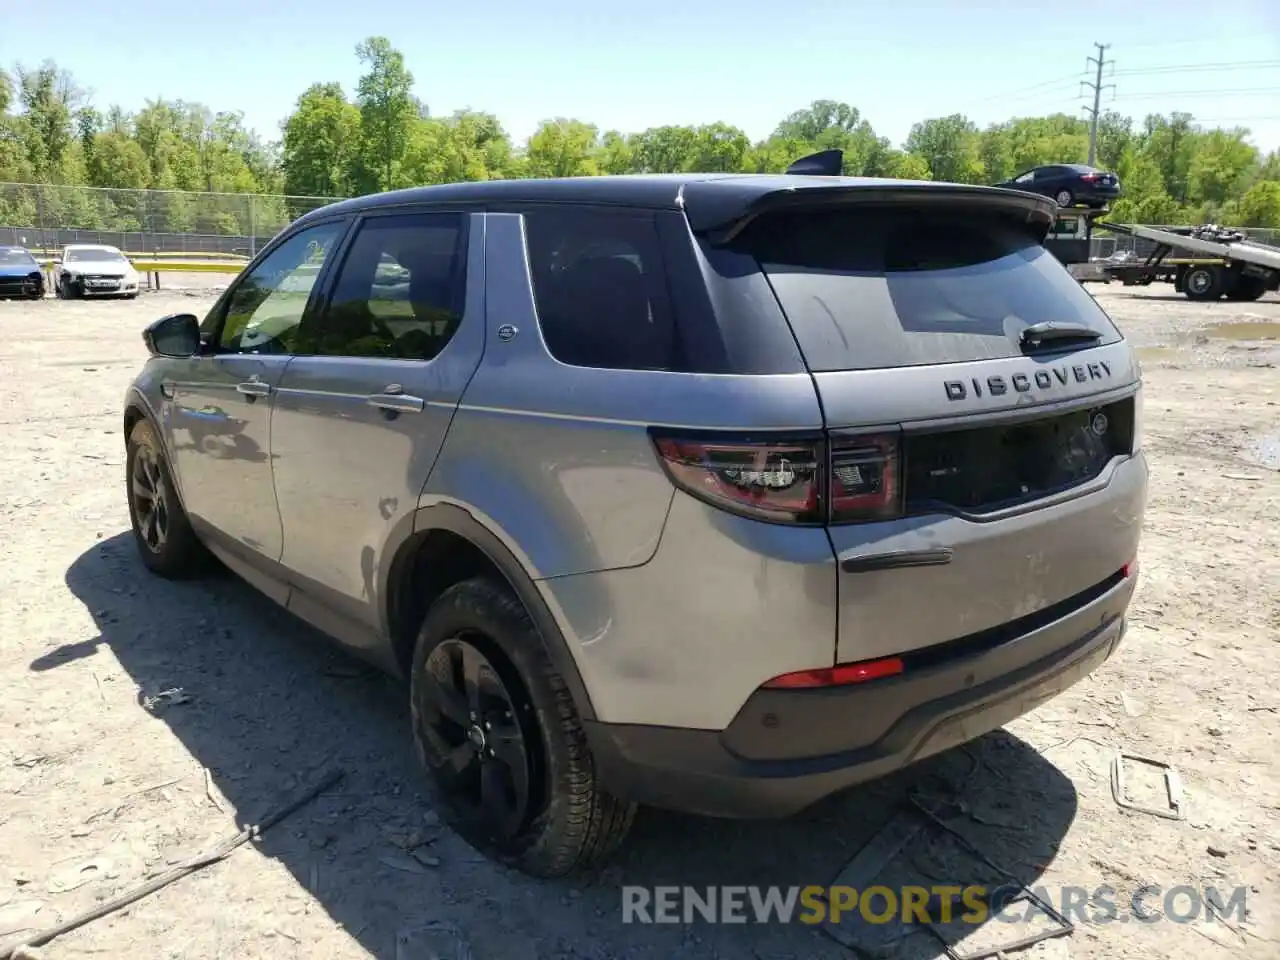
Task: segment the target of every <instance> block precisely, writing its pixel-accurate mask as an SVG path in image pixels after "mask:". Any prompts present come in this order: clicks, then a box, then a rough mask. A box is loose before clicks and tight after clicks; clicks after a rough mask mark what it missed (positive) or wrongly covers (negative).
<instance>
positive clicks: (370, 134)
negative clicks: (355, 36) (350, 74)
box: [356, 37, 423, 190]
mask: <svg viewBox="0 0 1280 960" xmlns="http://www.w3.org/2000/svg"><path fill="white" fill-rule="evenodd" d="M356 56H357V57H358V58H359V60H360V62H361V63H362V64H364V66H365V68H366V72H365V73H364V75H363V76H361V77H360V81H359V83H358V84H357V85H356V103H357V105H358V106H359V108H360V126H361V132H362V134H363V141H364V166H365V170H366V171H367V173H369V174H372V176H373V185H374V186H376V187H377V188H378V189H382V190H388V189H390V188H391V187H392V186H393V185H395V183H396V169H397V166H398V165H399V163H400V161H401V160H402V159H403V158H404V154H405V151H406V150H408V148H409V137H410V134H411V131H412V129H413V125H414V122H415V121H416V120H418V119H420V117H421V114H422V112H423V108H422V107H421V105H420V104H419V103H418V102H417V101H416V100H415V99H414V97H413V74H412V73H410V72H409V69H408V68H407V67H406V66H405V63H404V55H403V54H402V53H400V51H399V50H396V49H395V48H394V47H392V46H391V42H390V41H389V40H387V38H386V37H370V38H369V39H367V40H365V41H363V42H362V43H360V44H358V45H357V46H356Z"/></svg>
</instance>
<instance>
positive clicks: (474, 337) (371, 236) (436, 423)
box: [271, 211, 484, 646]
mask: <svg viewBox="0 0 1280 960" xmlns="http://www.w3.org/2000/svg"><path fill="white" fill-rule="evenodd" d="M469 289H470V290H471V291H473V293H474V295H473V296H470V297H469V296H468V290H469ZM322 299H323V306H322V308H321V309H319V310H317V311H316V312H315V313H314V314H313V315H308V317H307V318H306V320H305V321H304V322H303V324H302V327H301V328H300V330H299V333H298V337H297V343H296V347H295V354H296V355H295V357H294V359H293V360H292V362H291V363H290V364H289V366H288V368H287V369H286V370H285V372H284V375H283V377H282V379H281V381H280V386H279V389H278V390H277V391H276V399H275V409H274V413H273V415H272V422H271V452H272V461H273V464H274V472H275V490H276V496H277V499H278V500H279V504H280V518H281V523H282V527H283V531H284V551H283V557H282V563H283V564H284V566H285V567H286V568H287V570H288V573H289V575H290V577H291V579H292V580H293V582H294V585H295V590H294V592H293V594H292V596H291V597H290V600H289V606H290V609H293V610H295V612H297V613H298V614H299V615H301V616H303V617H305V618H307V619H311V620H313V621H315V620H319V621H320V622H322V623H323V624H324V625H325V626H326V628H327V629H329V632H330V633H331V634H333V635H334V636H336V637H338V638H339V639H343V640H347V641H349V642H351V643H353V644H355V645H357V646H359V645H363V644H365V643H368V642H372V641H373V638H374V634H375V633H376V630H375V629H374V628H375V627H376V626H377V622H378V616H377V611H378V610H379V609H380V600H379V595H378V594H379V588H378V583H379V582H380V578H379V572H380V571H381V570H382V565H383V564H384V563H385V562H387V560H388V559H389V558H386V557H384V556H383V546H384V544H386V543H387V540H388V537H389V536H390V535H391V532H392V531H393V529H394V528H395V527H396V526H397V525H398V524H400V523H402V522H403V521H405V520H406V518H407V517H408V516H409V515H411V513H412V512H413V510H414V509H415V508H416V507H417V505H418V497H419V495H420V494H421V492H422V488H423V486H424V485H425V484H426V482H427V476H428V474H429V473H430V472H431V468H432V466H433V464H434V463H435V460H436V456H437V454H438V453H439V451H440V446H441V443H442V442H443V440H444V435H445V431H446V430H447V429H448V427H449V422H450V420H451V419H452V417H453V413H454V410H455V408H456V407H457V404H458V401H459V399H460V398H461V396H462V392H463V390H464V389H465V388H466V385H467V382H468V381H469V380H470V379H471V375H472V373H474V371H475V369H476V366H477V364H478V363H479V362H480V355H481V352H482V350H483V343H484V339H483V338H484V312H483V219H482V218H481V217H480V216H478V215H477V216H473V215H471V214H467V213H454V212H434V211H432V212H404V211H397V212H391V213H378V214H376V215H367V216H365V217H363V218H362V219H361V220H359V221H358V222H357V223H356V225H355V227H354V228H353V231H352V236H351V239H350V241H349V242H348V243H347V244H346V246H345V248H344V250H343V251H341V252H340V253H339V255H338V260H337V262H336V263H335V269H334V276H333V282H332V284H331V285H329V290H328V291H327V292H326V294H325V295H324V297H323V298H322Z"/></svg>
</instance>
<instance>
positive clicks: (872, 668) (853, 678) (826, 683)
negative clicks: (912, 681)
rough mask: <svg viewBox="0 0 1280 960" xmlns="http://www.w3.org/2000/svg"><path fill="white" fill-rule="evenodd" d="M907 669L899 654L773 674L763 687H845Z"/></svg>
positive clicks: (781, 688)
mask: <svg viewBox="0 0 1280 960" xmlns="http://www.w3.org/2000/svg"><path fill="white" fill-rule="evenodd" d="M904 669H905V667H904V666H903V663H902V659H901V658H900V657H885V658H884V659H883V660H866V661H863V662H862V663H845V664H841V665H840V666H837V667H824V668H822V669H820V670H797V671H796V672H795V673H784V674H783V675H782V676H780V677H774V678H773V679H772V680H770V681H769V682H768V683H766V684H764V687H765V688H766V689H768V690H816V689H819V688H822V687H845V686H848V685H849V684H851V683H865V682H866V681H868V680H878V679H880V678H881V677H896V676H897V675H898V674H900V673H902V671H903V670H904Z"/></svg>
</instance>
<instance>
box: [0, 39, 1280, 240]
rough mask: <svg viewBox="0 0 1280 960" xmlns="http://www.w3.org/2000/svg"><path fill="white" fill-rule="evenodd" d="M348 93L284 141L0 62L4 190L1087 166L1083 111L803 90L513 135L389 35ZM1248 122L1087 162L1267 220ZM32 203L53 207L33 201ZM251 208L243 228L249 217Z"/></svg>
mask: <svg viewBox="0 0 1280 960" xmlns="http://www.w3.org/2000/svg"><path fill="white" fill-rule="evenodd" d="M355 54H356V56H357V57H358V59H359V61H360V63H361V65H362V67H363V71H364V72H363V74H362V75H361V76H360V79H359V81H358V83H357V85H356V88H355V90H354V91H353V95H351V96H349V95H348V93H347V92H346V91H345V90H343V88H342V86H341V84H339V83H335V82H325V83H315V84H313V85H312V86H310V87H308V88H307V89H306V90H305V91H303V92H302V94H301V95H300V96H299V97H298V99H297V102H296V105H295V108H294V110H293V112H292V113H291V114H290V115H289V116H288V117H287V118H286V119H285V120H284V121H283V122H282V123H281V131H280V133H281V136H280V139H279V140H278V141H267V140H265V139H263V138H262V137H260V136H259V135H258V134H257V133H256V132H255V131H253V130H250V129H248V128H246V126H245V124H244V116H243V114H242V113H240V112H238V111H224V112H214V111H212V110H210V109H209V108H207V107H205V106H203V105H201V104H198V103H190V102H186V101H182V100H163V99H161V100H154V101H148V102H147V103H146V104H145V105H144V106H143V107H142V108H141V109H140V110H137V111H136V112H129V111H126V110H125V109H123V108H121V107H118V106H112V107H110V108H109V109H106V110H105V111H103V110H99V109H98V108H96V107H95V106H94V105H93V104H92V103H91V100H90V98H89V97H88V96H87V95H86V94H85V92H84V90H83V88H81V87H80V86H79V85H78V84H77V82H76V80H75V78H74V77H73V76H72V74H71V73H69V72H68V71H66V70H64V69H62V68H60V67H59V66H58V65H57V64H56V63H53V62H45V63H44V64H41V65H40V66H38V67H34V68H27V67H23V66H18V67H17V68H15V69H14V70H13V71H12V73H6V72H4V71H0V184H4V183H8V184H15V183H20V184H50V185H62V186H66V187H75V186H93V187H111V188H124V189H131V190H139V189H153V190H173V191H192V192H195V193H204V194H212V193H218V194H273V195H278V194H288V195H296V196H300V197H313V198H327V197H345V196H353V195H358V194H364V193H370V192H375V191H379V190H387V189H394V188H398V187H406V186H413V185H421V184H432V183H447V182H455V181H461V180H487V179H501V178H513V177H573V176H587V175H594V174H624V173H674V172H681V171H707V172H717V171H724V172H756V173H766V172H779V171H782V170H784V169H785V168H786V167H787V165H788V164H790V163H791V162H792V161H794V160H795V159H797V158H799V157H801V156H804V155H805V154H808V153H813V152H815V151H817V150H823V149H829V148H833V147H838V148H840V149H841V150H843V151H844V173H845V174H848V175H853V176H857V175H863V176H884V177H904V178H910V179H933V180H949V181H956V182H961V183H994V182H997V181H1001V180H1005V179H1008V178H1010V177H1012V176H1014V175H1016V174H1017V173H1019V172H1021V171H1023V170H1025V169H1027V168H1029V167H1033V166H1036V165H1039V164H1045V163H1067V162H1083V161H1084V160H1085V158H1086V157H1087V154H1088V145H1089V129H1088V124H1087V123H1086V122H1085V121H1084V120H1082V119H1081V118H1079V117H1074V116H1070V115H1067V114H1061V113H1058V114H1052V115H1049V116H1038V117H1017V118H1013V119H1010V120H1007V121H1005V122H1003V123H994V124H990V125H988V126H986V127H979V126H978V125H977V124H975V123H974V122H973V121H971V120H969V119H968V118H967V117H965V116H964V115H962V114H953V115H951V116H946V117H936V118H931V119H927V120H922V121H920V122H919V123H916V124H915V125H914V126H913V127H912V128H911V131H910V133H909V134H908V136H907V138H906V140H905V142H903V143H902V144H900V145H894V144H893V143H891V142H890V141H889V139H888V138H887V137H883V136H881V135H879V134H877V133H876V131H875V129H874V128H873V127H872V125H871V124H870V123H869V122H868V121H867V120H866V119H865V118H864V117H863V116H862V114H861V113H860V112H859V110H858V109H857V108H856V107H855V106H853V105H851V104H849V103H844V102H840V101H835V100H817V101H814V102H813V103H811V104H809V105H808V106H806V107H804V108H802V109H798V110H796V111H795V112H794V113H791V114H790V115H788V116H787V117H785V118H783V119H782V120H781V122H779V124H778V125H777V127H776V128H775V129H774V130H773V132H772V133H771V134H770V135H769V136H768V137H766V138H764V139H763V140H759V141H752V140H751V138H750V137H748V136H747V134H746V133H745V132H743V131H742V130H741V129H739V128H738V127H735V126H733V125H731V124H727V123H721V122H716V123H708V124H703V125H700V126H678V125H672V126H662V127H654V128H651V129H648V130H644V131H641V132H638V133H625V132H622V131H618V130H603V131H602V130H601V129H600V128H599V127H597V126H596V125H594V124H592V123H589V122H587V121H585V120H581V119H573V118H563V117H561V118H555V119H550V120H547V121H545V122H543V123H542V124H541V125H539V127H538V128H537V130H536V131H535V132H534V133H533V135H532V136H530V137H529V138H528V140H527V141H526V142H524V143H522V144H516V143H514V142H513V141H512V138H511V137H510V136H509V135H508V134H507V132H506V131H505V130H504V129H503V127H502V124H501V123H500V122H499V120H498V118H497V117H496V116H494V115H493V114H491V113H485V112H483V111H478V110H472V109H466V110H458V111H455V112H454V113H452V114H450V115H449V116H435V115H433V114H432V113H431V112H430V110H429V109H428V107H427V104H426V103H424V102H423V101H422V100H420V99H419V98H418V97H417V95H416V94H415V91H414V78H413V74H412V73H411V72H410V70H409V68H408V66H407V64H406V62H405V59H404V56H403V55H402V54H401V53H400V52H399V51H398V50H396V49H395V48H394V47H393V46H392V45H391V44H390V42H389V41H388V40H387V39H386V38H384V37H370V38H369V39H367V40H365V41H363V42H362V43H360V44H358V45H357V46H356V49H355ZM1248 138H1249V131H1248V129H1246V128H1243V127H1233V128H1230V129H1216V128H1214V129H1210V128H1204V127H1201V126H1198V125H1196V124H1195V123H1193V121H1192V118H1191V117H1190V116H1189V115H1187V114H1183V113H1171V114H1168V115H1162V114H1151V115H1148V116H1145V117H1143V118H1141V119H1140V120H1135V118H1132V117H1128V116H1123V115H1121V114H1119V113H1116V112H1108V113H1105V114H1103V115H1102V116H1101V117H1100V118H1099V129H1098V142H1097V163H1098V164H1099V165H1100V166H1103V167H1106V168H1108V169H1111V170H1114V171H1115V172H1116V173H1117V174H1118V175H1119V177H1120V180H1121V184H1122V187H1123V191H1124V196H1123V198H1122V199H1121V200H1120V201H1118V202H1117V203H1116V204H1115V208H1114V211H1113V214H1112V217H1113V218H1114V219H1115V220H1117V221H1120V222H1137V223H1162V224H1174V223H1204V222H1216V223H1223V224H1229V225H1236V226H1258V227H1276V228H1280V151H1273V152H1271V153H1270V154H1263V153H1262V152H1261V151H1259V150H1258V148H1257V147H1255V146H1254V145H1253V144H1251V143H1250V142H1249V139H1248ZM318 202H320V201H318V200H316V201H313V202H310V203H307V202H301V203H288V202H286V201H284V200H283V199H281V198H279V197H273V198H271V199H257V200H255V201H254V202H252V203H248V202H245V203H235V202H230V201H229V200H227V199H226V198H216V202H215V198H209V199H208V200H207V201H205V202H201V200H200V198H198V197H194V198H193V197H191V196H186V195H182V194H168V195H151V196H150V197H147V198H146V199H139V198H138V197H137V196H128V195H120V194H109V195H106V194H104V195H95V194H93V193H92V192H91V191H83V190H68V189H46V190H43V191H39V194H38V196H37V195H36V192H34V191H26V192H24V191H22V190H19V189H18V188H15V187H8V188H5V187H3V186H0V225H3V224H17V223H18V222H19V221H22V220H24V219H25V220H27V221H28V222H29V223H31V224H34V223H36V219H35V218H36V217H39V218H41V221H42V222H45V223H49V224H50V225H58V226H69V227H70V226H75V227H81V228H94V227H97V228H101V229H114V230H151V231H163V232H203V233H220V234H233V233H234V234H246V233H249V232H257V233H258V234H264V233H267V232H270V230H272V229H278V227H279V226H282V225H283V224H284V223H287V222H288V220H289V219H291V218H292V217H294V216H297V215H299V214H300V213H302V212H303V211H304V210H305V209H306V208H307V207H308V206H313V205H315V204H316V203H318ZM38 204H41V205H43V207H48V206H50V205H54V206H56V209H44V208H42V209H40V210H37V209H35V208H36V206H37V205H38ZM255 218H256V220H257V223H254V222H252V221H254V220H255Z"/></svg>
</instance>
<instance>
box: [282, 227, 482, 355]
mask: <svg viewBox="0 0 1280 960" xmlns="http://www.w3.org/2000/svg"><path fill="white" fill-rule="evenodd" d="M466 237H467V230H466V215H465V214H455V213H415V214H401V215H396V216H386V217H371V218H369V219H368V220H365V221H364V222H363V223H362V224H361V225H360V228H359V233H357V234H356V238H355V240H353V241H352V242H351V246H350V248H349V250H348V251H347V254H346V257H345V258H344V259H343V261H342V264H341V266H340V267H339V269H338V275H337V279H336V280H335V281H334V287H333V294H332V296H331V297H330V298H329V305H328V307H327V308H326V309H325V310H324V311H323V312H322V313H321V314H319V315H318V316H317V317H315V319H314V320H308V321H307V324H306V325H305V326H304V327H303V329H302V331H301V332H300V334H299V336H298V345H297V352H298V353H300V354H310V355H313V356H337V357H391V358H394V359H399V360H430V359H431V358H432V357H434V356H436V355H437V354H438V353H439V352H440V351H441V350H443V349H444V348H445V345H446V344H447V343H448V342H449V341H450V340H451V339H452V338H453V335H454V333H455V332H456V331H457V329H458V326H459V325H460V324H461V322H462V311H463V309H464V305H465V302H466V257H467V250H466Z"/></svg>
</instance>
